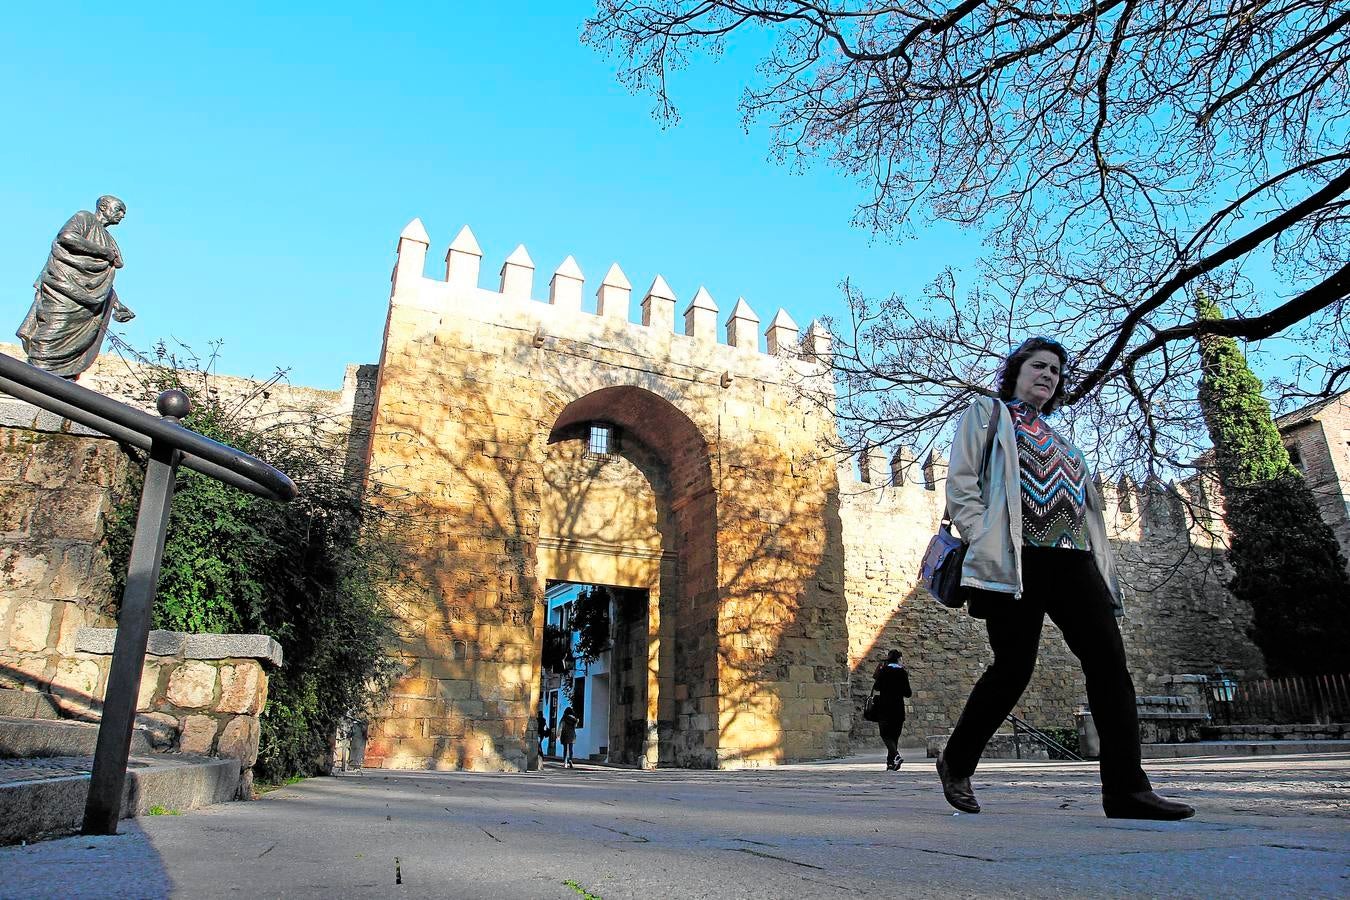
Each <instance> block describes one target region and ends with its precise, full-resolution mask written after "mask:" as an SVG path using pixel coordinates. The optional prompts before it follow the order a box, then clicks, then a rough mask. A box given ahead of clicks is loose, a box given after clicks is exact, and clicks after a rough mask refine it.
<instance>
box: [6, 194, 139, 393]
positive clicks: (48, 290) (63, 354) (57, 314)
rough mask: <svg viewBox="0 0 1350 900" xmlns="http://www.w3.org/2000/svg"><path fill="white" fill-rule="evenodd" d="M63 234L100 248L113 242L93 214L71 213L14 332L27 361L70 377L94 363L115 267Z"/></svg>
mask: <svg viewBox="0 0 1350 900" xmlns="http://www.w3.org/2000/svg"><path fill="white" fill-rule="evenodd" d="M67 236H73V237H78V238H83V239H84V240H86V241H88V242H90V243H92V244H95V245H96V246H99V247H107V248H115V247H116V246H117V242H116V241H114V240H113V237H112V235H111V234H109V233H108V229H107V228H104V227H103V223H101V222H99V220H98V219H97V218H96V217H95V216H94V214H93V213H91V212H86V211H81V212H77V213H76V214H75V215H73V216H71V217H70V221H69V222H67V223H66V224H65V226H64V227H62V229H61V233H60V234H58V235H57V236H56V240H54V241H52V252H51V255H50V256H48V257H47V264H46V265H45V266H44V267H43V269H42V274H41V275H39V276H38V280H37V282H36V283H34V285H33V287H34V288H35V289H36V294H35V295H34V297H33V306H32V308H31V309H29V310H28V316H27V318H25V319H24V320H23V324H22V325H20V326H19V331H18V336H19V339H20V340H21V341H22V342H23V349H24V352H26V353H27V354H28V361H29V362H30V363H32V364H33V365H35V366H37V367H39V368H42V369H46V370H47V371H49V372H52V373H54V374H56V375H64V376H65V377H67V378H69V377H72V376H75V375H78V374H80V373H81V372H83V371H84V370H85V369H87V368H89V367H90V366H91V365H93V363H94V358H95V357H96V356H98V351H99V348H100V347H101V346H102V345H103V335H104V333H105V332H106V331H107V330H108V319H109V318H110V317H111V316H112V314H113V310H114V308H115V307H117V306H118V305H119V304H118V303H117V293H116V292H115V291H114V290H113V276H114V275H115V274H116V272H117V270H116V269H115V268H114V267H113V264H112V263H111V262H109V261H108V260H107V259H106V258H104V257H98V256H92V255H90V254H87V253H82V252H79V251H76V250H72V249H71V248H70V247H69V246H67V245H66V244H63V243H62V242H61V239H62V238H63V237H67ZM108 255H112V254H111V253H110V254H108Z"/></svg>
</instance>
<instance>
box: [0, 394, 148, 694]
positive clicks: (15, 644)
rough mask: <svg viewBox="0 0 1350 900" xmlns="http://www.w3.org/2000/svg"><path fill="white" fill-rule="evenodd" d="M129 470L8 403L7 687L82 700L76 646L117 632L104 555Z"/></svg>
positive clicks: (1, 411) (0, 671)
mask: <svg viewBox="0 0 1350 900" xmlns="http://www.w3.org/2000/svg"><path fill="white" fill-rule="evenodd" d="M127 466H128V461H127V459H126V457H125V455H124V454H123V453H122V451H121V450H120V449H119V448H118V446H117V445H116V444H115V443H114V442H113V441H111V440H108V439H107V438H104V437H101V436H94V435H93V433H92V432H89V431H88V430H87V429H82V428H80V427H78V426H72V425H71V423H70V422H68V421H66V420H64V419H61V418H60V417H58V416H55V415H52V414H50V413H47V412H45V411H43V410H39V409H37V408H36V407H33V406H30V405H28V404H27V403H22V402H20V401H17V400H9V399H3V400H0V684H3V685H7V686H15V687H20V686H21V687H27V688H29V689H35V690H43V691H48V690H50V691H51V692H52V693H53V694H54V695H55V696H56V697H57V698H58V699H59V698H61V697H62V696H63V694H64V693H65V692H67V691H73V692H75V693H77V694H78V693H80V692H81V691H82V690H83V688H84V686H85V685H84V680H83V678H82V677H81V676H80V674H79V673H78V672H76V671H74V670H72V669H71V666H70V663H69V662H68V657H69V655H70V654H71V653H72V652H73V651H74V648H75V636H76V634H77V633H78V632H79V630H80V629H81V628H83V627H85V626H87V625H96V626H97V625H111V624H112V618H111V610H112V603H111V598H110V597H109V594H108V591H109V586H110V584H111V578H110V577H109V574H108V566H107V560H106V558H105V557H104V555H103V553H102V551H101V550H100V547H99V541H100V539H101V538H102V536H103V526H104V520H105V518H106V516H107V515H108V513H109V512H110V511H111V510H112V502H113V501H112V492H113V488H114V486H115V485H120V484H121V482H122V480H123V479H124V478H125V476H126V472H127Z"/></svg>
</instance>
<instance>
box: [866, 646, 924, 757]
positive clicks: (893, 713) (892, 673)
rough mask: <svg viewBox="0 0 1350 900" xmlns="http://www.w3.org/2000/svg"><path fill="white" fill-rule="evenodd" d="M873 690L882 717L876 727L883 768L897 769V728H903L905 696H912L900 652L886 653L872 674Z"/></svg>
mask: <svg viewBox="0 0 1350 900" xmlns="http://www.w3.org/2000/svg"><path fill="white" fill-rule="evenodd" d="M872 690H873V691H875V692H876V695H877V696H876V705H877V709H879V710H880V711H881V718H880V719H878V720H877V729H878V730H879V731H880V732H881V740H882V741H883V742H884V743H885V744H886V771H888V772H892V771H895V770H896V769H899V768H900V764H901V763H902V762H904V760H903V759H901V758H900V730H901V729H903V728H904V727H905V698H906V697H912V696H914V691H913V690H912V689H911V688H910V686H909V672H908V671H907V670H906V669H905V665H904V663H902V662H900V651H899V650H892V651H891V652H890V653H887V654H886V661H885V662H883V663H881V664H880V665H878V666H877V671H876V673H875V674H874V675H873V676H872Z"/></svg>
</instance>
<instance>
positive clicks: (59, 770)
mask: <svg viewBox="0 0 1350 900" xmlns="http://www.w3.org/2000/svg"><path fill="white" fill-rule="evenodd" d="M97 742H98V724H97V723H96V722H84V721H78V720H72V719H66V718H62V716H61V713H60V707H59V705H58V704H57V702H56V701H55V700H54V699H53V698H52V697H51V696H50V695H49V694H45V693H43V692H40V691H25V690H16V689H11V688H0V845H5V844H15V843H19V842H20V841H34V840H40V839H42V838H47V837H58V836H61V835H65V834H70V833H72V832H74V831H76V830H78V829H79V827H80V824H81V822H82V820H83V817H84V804H85V799H86V797H87V796H88V793H89V778H90V773H91V772H92V770H93V765H94V748H95V746H96V744H97ZM239 780H240V762H239V760H238V759H233V758H228V757H226V758H215V757H210V756H201V755H198V754H192V753H163V752H157V751H156V750H155V749H154V748H153V746H152V743H151V740H150V736H149V734H148V733H147V732H146V731H144V730H142V729H139V728H138V729H137V730H136V731H134V732H133V733H132V740H131V757H130V760H129V761H128V765H127V783H126V787H125V790H124V794H123V798H122V818H129V817H132V816H138V815H145V814H147V813H149V812H150V811H151V810H152V809H154V808H162V809H164V810H173V811H180V810H184V809H195V808H198V807H201V806H208V805H210V804H213V803H223V802H226V801H229V800H233V799H234V798H235V795H236V792H237V790H238V787H239Z"/></svg>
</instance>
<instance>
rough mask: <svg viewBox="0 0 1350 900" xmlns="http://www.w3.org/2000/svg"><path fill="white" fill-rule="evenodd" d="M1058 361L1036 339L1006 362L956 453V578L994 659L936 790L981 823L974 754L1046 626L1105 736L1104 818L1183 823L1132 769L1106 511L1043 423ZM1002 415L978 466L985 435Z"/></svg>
mask: <svg viewBox="0 0 1350 900" xmlns="http://www.w3.org/2000/svg"><path fill="white" fill-rule="evenodd" d="M1067 365H1068V353H1067V352H1066V351H1065V349H1064V347H1063V346H1061V345H1060V344H1059V343H1058V342H1057V341H1054V340H1051V339H1049V338H1044V337H1034V338H1031V339H1029V340H1027V341H1024V342H1023V343H1022V344H1021V346H1019V347H1018V348H1017V349H1016V350H1014V351H1013V352H1012V354H1011V355H1009V356H1008V358H1007V359H1006V360H1005V361H1004V364H1003V369H1002V374H1001V380H1000V384H999V398H998V399H997V400H995V399H992V398H981V399H978V400H976V401H975V403H974V404H972V405H971V407H970V408H969V409H968V410H967V411H966V413H965V415H964V416H963V417H962V419H961V423H960V425H959V426H958V428H957V434H956V438H955V441H954V442H953V445H952V453H951V467H950V469H949V472H948V478H947V508H948V510H949V512H950V514H951V516H952V519H953V521H954V522H955V523H956V527H957V529H958V530H959V531H960V533H961V537H962V538H963V539H964V540H966V541H968V542H969V544H970V546H969V549H968V550H967V552H966V558H965V563H964V565H963V566H962V570H961V584H962V585H963V586H964V587H965V588H967V589H968V598H969V600H968V602H969V610H970V614H971V615H972V616H975V617H977V618H981V619H984V621H985V628H986V629H987V631H988V633H989V646H990V648H991V649H992V650H993V653H994V661H993V663H992V664H991V665H990V666H989V668H988V669H987V670H985V673H984V675H983V676H981V678H980V680H979V681H978V682H977V683H976V684H975V688H974V690H972V691H971V693H970V699H969V700H967V701H966V707H965V711H964V712H962V713H961V717H960V719H959V720H958V721H957V723H956V728H955V729H954V730H953V731H952V736H951V738H950V739H949V740H948V742H947V746H946V749H945V750H944V751H943V752H942V753H941V754H939V755H938V759H937V770H938V777H939V778H940V779H941V780H942V792H943V794H944V795H945V796H946V798H947V802H949V803H950V804H951V805H952V806H954V807H956V808H957V809H959V810H961V811H962V812H968V813H977V812H979V811H980V804H979V803H978V802H977V801H976V799H975V793H974V791H973V790H972V789H971V785H970V776H971V775H972V774H974V772H975V766H976V765H977V764H978V763H979V760H980V754H981V753H982V752H983V751H984V747H985V744H986V743H988V741H989V739H990V738H991V737H992V736H993V734H994V732H995V731H996V730H997V729H998V727H999V726H1000V725H1002V724H1003V721H1004V718H1005V717H1006V716H1007V714H1008V713H1009V712H1011V711H1012V708H1013V705H1014V704H1016V703H1017V700H1018V698H1019V697H1021V696H1022V691H1023V690H1024V689H1025V688H1026V686H1027V683H1028V682H1029V681H1030V680H1031V673H1032V670H1033V669H1034V668H1035V665H1036V651H1037V647H1038V644H1039V641H1040V635H1041V627H1042V625H1043V624H1044V621H1045V617H1046V616H1047V615H1048V616H1049V617H1050V620H1051V621H1052V622H1054V623H1055V624H1056V625H1057V626H1059V629H1060V631H1061V633H1062V634H1063V635H1064V641H1065V643H1066V644H1068V646H1069V649H1070V650H1071V651H1073V654H1074V655H1075V656H1076V657H1078V661H1079V664H1080V665H1081V666H1082V669H1083V675H1084V676H1085V678H1086V681H1087V694H1088V703H1089V704H1090V706H1091V708H1092V716H1093V721H1094V722H1095V723H1096V725H1097V731H1098V734H1099V735H1100V737H1101V759H1100V769H1101V781H1102V807H1103V808H1104V810H1105V812H1106V815H1107V816H1108V817H1111V818H1120V819H1185V818H1187V817H1189V816H1191V815H1194V813H1195V810H1193V809H1192V808H1191V807H1189V806H1187V805H1186V804H1184V803H1177V802H1175V801H1172V800H1165V799H1163V798H1162V797H1159V796H1158V795H1157V794H1155V793H1154V792H1153V788H1152V786H1151V785H1150V784H1149V780H1148V776H1147V775H1145V774H1144V770H1143V768H1142V766H1141V765H1140V753H1139V718H1138V711H1137V710H1136V708H1135V696H1134V684H1133V682H1131V680H1130V673H1129V670H1128V669H1127V668H1126V665H1125V647H1124V644H1123V643H1122V641H1121V637H1120V628H1119V627H1118V626H1117V624H1116V618H1117V617H1118V616H1120V615H1122V614H1123V613H1124V607H1123V606H1122V605H1121V592H1120V583H1119V581H1118V580H1117V577H1116V571H1115V563H1114V561H1113V559H1112V554H1111V545H1110V544H1109V543H1108V541H1107V538H1106V523H1105V520H1104V518H1103V516H1102V502H1101V498H1100V497H1099V496H1098V495H1097V491H1096V489H1095V488H1094V486H1093V484H1092V479H1091V476H1090V474H1089V470H1088V464H1087V460H1086V459H1085V458H1084V456H1083V453H1082V451H1081V450H1079V449H1078V448H1077V447H1075V446H1074V445H1073V444H1071V443H1070V442H1069V441H1068V440H1067V439H1066V438H1065V437H1064V436H1063V435H1061V434H1059V433H1058V432H1057V431H1055V430H1054V429H1053V428H1051V427H1050V425H1049V424H1048V423H1047V422H1046V418H1045V417H1046V416H1047V415H1049V414H1050V413H1052V412H1053V411H1054V410H1055V408H1056V407H1057V406H1058V405H1059V403H1060V401H1061V399H1062V398H1063V396H1064V382H1063V375H1064V370H1065V368H1066V367H1067ZM990 416H998V419H999V424H998V432H997V438H996V440H995V441H994V445H993V450H992V453H991V455H990V458H989V461H988V465H987V468H985V471H983V472H981V466H982V462H983V459H984V445H985V434H986V428H987V427H988V424H989V417H990Z"/></svg>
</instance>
